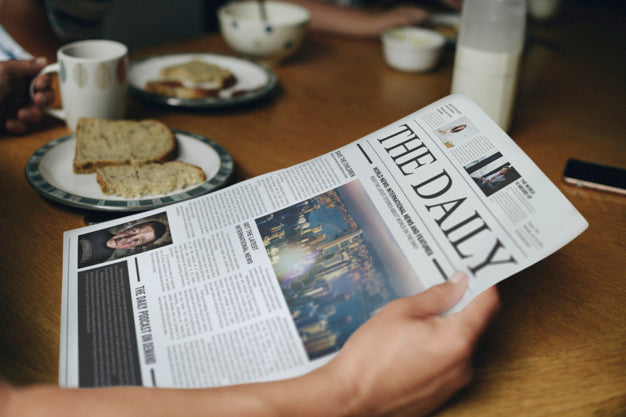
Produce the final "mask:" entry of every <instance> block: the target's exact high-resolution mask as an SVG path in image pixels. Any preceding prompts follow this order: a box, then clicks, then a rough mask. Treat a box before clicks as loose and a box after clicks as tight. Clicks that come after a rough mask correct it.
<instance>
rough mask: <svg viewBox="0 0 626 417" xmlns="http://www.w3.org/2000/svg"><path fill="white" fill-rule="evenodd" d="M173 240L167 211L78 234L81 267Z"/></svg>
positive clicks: (136, 252)
mask: <svg viewBox="0 0 626 417" xmlns="http://www.w3.org/2000/svg"><path fill="white" fill-rule="evenodd" d="M171 243H172V235H171V233H170V229H169V223H168V221H167V213H166V212H162V213H159V214H155V215H152V216H149V217H145V218H143V219H139V220H134V221H132V222H128V223H123V224H120V225H116V226H112V227H109V228H106V229H102V230H96V231H95V232H90V233H86V234H84V235H80V236H79V237H78V267H79V268H85V267H87V266H93V265H97V264H100V263H103V262H108V261H112V260H115V259H120V258H125V257H127V256H132V255H136V254H138V253H141V252H146V251H149V250H152V249H156V248H160V247H163V246H167V245H169V244H171Z"/></svg>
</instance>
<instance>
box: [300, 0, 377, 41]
mask: <svg viewBox="0 0 626 417" xmlns="http://www.w3.org/2000/svg"><path fill="white" fill-rule="evenodd" d="M289 1H290V2H291V3H295V4H299V5H301V6H303V7H306V8H307V9H308V10H309V12H310V13H311V21H310V23H309V27H310V28H311V30H314V31H319V32H326V33H333V34H341V35H347V36H357V37H362V36H365V37H367V36H377V34H378V32H377V29H374V28H373V25H374V24H375V19H374V15H373V14H372V13H371V12H369V11H366V10H360V9H355V8H351V7H343V6H337V5H335V4H330V3H324V2H321V1H316V0H289Z"/></svg>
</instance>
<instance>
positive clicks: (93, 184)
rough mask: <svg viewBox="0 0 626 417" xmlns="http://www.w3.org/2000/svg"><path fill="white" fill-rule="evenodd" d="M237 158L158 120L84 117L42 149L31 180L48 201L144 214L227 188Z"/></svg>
mask: <svg viewBox="0 0 626 417" xmlns="http://www.w3.org/2000/svg"><path fill="white" fill-rule="evenodd" d="M233 169H234V164H233V160H232V157H231V156H230V154H229V153H228V152H226V150H225V149H224V148H222V147H221V146H220V145H219V144H217V143H215V142H214V141H212V140H211V139H209V138H207V137H204V136H201V135H198V134H195V133H190V132H185V131H182V130H178V129H169V128H167V127H166V126H165V125H163V124H162V123H160V122H158V121H156V120H141V121H127V120H123V121H108V120H106V121H105V120H101V119H88V118H84V119H80V120H79V122H78V127H77V130H76V133H72V134H70V135H67V136H63V137H61V138H58V139H55V140H53V141H51V142H49V143H48V144H46V145H44V146H42V147H41V148H39V149H38V150H37V151H35V153H33V155H32V156H31V157H30V159H29V160H28V162H27V164H26V169H25V173H26V179H27V180H28V182H29V183H30V184H31V185H32V186H33V187H34V188H35V189H36V190H37V191H38V192H39V193H40V194H41V195H42V196H44V197H46V198H48V199H50V200H53V201H56V202H58V203H61V204H64V205H67V206H72V207H78V208H83V209H88V210H96V211H109V212H139V211H145V210H150V209H154V208H158V207H162V206H165V205H168V204H172V203H177V202H179V201H184V200H188V199H190V198H194V197H197V196H200V195H203V194H207V193H209V192H211V191H214V190H216V189H219V188H221V187H223V186H224V185H226V184H227V183H228V182H229V181H230V179H231V176H232V173H233Z"/></svg>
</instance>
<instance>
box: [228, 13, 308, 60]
mask: <svg viewBox="0 0 626 417" xmlns="http://www.w3.org/2000/svg"><path fill="white" fill-rule="evenodd" d="M265 10H266V14H267V21H264V20H263V19H262V17H261V9H260V5H259V2H258V1H238V2H233V3H228V4H225V5H224V6H222V7H220V8H219V9H218V11H217V16H218V19H219V22H220V30H221V32H222V36H223V37H224V40H225V41H226V43H227V44H228V46H229V47H230V48H232V49H233V50H235V51H236V52H238V53H239V54H242V55H244V56H247V57H249V58H252V59H260V60H268V61H276V62H277V61H280V60H283V59H285V58H286V57H288V56H290V55H291V54H293V53H294V52H295V51H296V50H297V49H298V47H299V46H300V44H301V43H302V38H303V37H304V34H305V33H306V29H307V26H308V23H309V20H310V19H311V14H310V13H309V11H308V10H307V9H305V8H304V7H301V6H298V5H295V4H291V3H286V2H280V1H266V2H265Z"/></svg>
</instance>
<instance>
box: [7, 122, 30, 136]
mask: <svg viewBox="0 0 626 417" xmlns="http://www.w3.org/2000/svg"><path fill="white" fill-rule="evenodd" d="M5 127H6V129H7V132H9V133H12V134H14V135H20V134H22V133H25V132H26V131H27V130H28V126H27V125H26V123H24V122H22V121H20V120H16V119H10V120H7V122H6V123H5Z"/></svg>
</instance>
